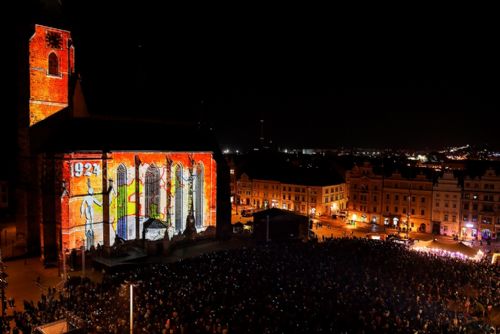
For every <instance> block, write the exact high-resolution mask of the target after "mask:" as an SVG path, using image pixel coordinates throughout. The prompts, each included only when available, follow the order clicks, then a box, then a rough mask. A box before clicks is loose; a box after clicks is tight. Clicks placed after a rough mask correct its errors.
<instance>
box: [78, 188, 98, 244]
mask: <svg viewBox="0 0 500 334" xmlns="http://www.w3.org/2000/svg"><path fill="white" fill-rule="evenodd" d="M87 186H88V193H87V195H86V196H85V197H84V198H83V201H82V205H81V206H80V217H83V215H84V214H85V238H86V240H87V242H86V249H90V247H92V246H93V245H94V204H97V205H98V206H102V203H101V202H99V201H98V200H97V199H96V198H95V197H94V188H92V186H91V185H90V179H89V180H88V181H87Z"/></svg>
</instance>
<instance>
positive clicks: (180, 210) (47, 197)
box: [16, 25, 230, 258]
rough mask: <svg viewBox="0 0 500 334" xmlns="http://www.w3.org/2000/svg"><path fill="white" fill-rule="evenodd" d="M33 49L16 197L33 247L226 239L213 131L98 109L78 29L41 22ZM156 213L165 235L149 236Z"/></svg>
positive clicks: (222, 171) (223, 185)
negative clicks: (86, 86)
mask: <svg viewBox="0 0 500 334" xmlns="http://www.w3.org/2000/svg"><path fill="white" fill-rule="evenodd" d="M28 51H29V57H28V59H27V66H28V70H27V71H26V70H25V71H24V72H23V71H21V75H22V73H24V74H25V75H24V76H23V78H24V79H23V80H22V81H21V82H23V83H24V84H26V86H27V87H28V88H29V99H28V101H27V103H23V107H21V108H20V111H21V115H20V117H19V131H18V143H19V147H20V158H19V159H18V160H19V167H20V169H19V170H20V174H19V182H18V187H17V191H16V194H17V196H16V197H17V202H18V203H17V204H18V210H17V214H18V218H17V220H18V225H17V231H18V234H20V235H22V236H23V237H24V238H25V240H26V246H27V248H28V249H29V250H31V251H36V249H37V248H38V247H39V249H40V251H41V254H42V257H45V258H54V257H57V254H60V252H61V250H62V249H74V248H81V247H82V246H83V247H85V248H86V249H89V248H91V247H97V246H99V245H100V246H104V247H109V246H110V245H112V244H113V243H114V242H115V241H116V240H117V238H120V239H123V240H134V239H142V238H146V239H158V238H163V237H164V233H168V234H169V236H170V237H172V236H173V235H174V234H175V235H177V234H183V233H184V234H186V232H190V233H191V232H192V233H194V232H202V231H205V230H206V229H207V228H209V227H213V229H214V230H215V231H216V232H217V235H218V236H221V235H222V231H223V229H222V226H223V225H224V224H226V225H227V224H230V209H229V182H228V177H229V173H228V170H227V166H226V164H225V160H224V158H223V157H222V154H221V153H220V151H219V148H218V145H217V143H216V141H215V139H214V136H213V133H212V132H211V131H205V130H201V129H198V128H195V127H192V126H186V125H179V124H173V123H171V122H169V121H148V120H142V119H118V118H116V117H115V118H111V117H104V116H97V115H92V114H90V113H89V112H88V111H87V107H86V104H85V100H84V98H83V93H82V89H81V86H80V82H79V80H77V79H76V76H75V75H74V73H75V66H74V64H75V61H74V59H75V50H74V47H73V43H72V40H71V33H70V32H69V31H65V30H61V29H56V28H52V27H48V26H43V25H35V27H34V32H33V34H32V36H31V38H30V39H29V44H28ZM226 174H227V176H226ZM152 219H154V220H156V221H158V222H159V223H160V224H163V225H164V226H165V229H164V230H163V232H162V235H148V234H146V233H145V224H146V222H148V221H150V220H152ZM165 231H166V232H165Z"/></svg>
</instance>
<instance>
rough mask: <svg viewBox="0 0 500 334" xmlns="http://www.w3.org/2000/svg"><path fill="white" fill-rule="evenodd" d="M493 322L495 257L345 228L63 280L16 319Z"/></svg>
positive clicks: (106, 326) (104, 327) (347, 324)
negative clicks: (444, 251) (358, 235)
mask: <svg viewBox="0 0 500 334" xmlns="http://www.w3.org/2000/svg"><path fill="white" fill-rule="evenodd" d="M124 282H134V283H135V284H136V285H135V288H134V332H135V333H313V332H333V333H469V332H471V331H472V326H473V325H472V324H476V326H477V328H481V330H482V331H484V332H489V330H490V329H491V327H492V325H491V324H490V323H489V316H490V315H491V313H492V311H493V310H494V309H495V308H498V307H499V306H500V294H499V293H498V292H499V289H500V271H499V267H496V266H491V265H488V264H487V263H484V262H479V263H475V262H466V261H462V260H459V259H453V258H442V257H437V256H435V255H431V254H422V253H417V252H412V251H409V250H407V249H405V248H404V246H402V245H398V244H395V243H390V242H382V241H377V240H365V239H351V238H340V239H332V240H329V241H327V242H324V243H320V244H318V243H314V242H310V243H291V244H273V243H271V244H267V245H261V246H256V247H249V248H243V249H237V250H227V251H221V252H216V253H207V254H204V255H202V256H200V257H197V258H193V259H187V260H182V261H179V262H176V263H171V264H152V265H144V266H140V267H137V268H135V269H133V270H128V271H126V272H121V273H115V274H107V275H105V276H104V278H103V281H102V283H95V282H91V281H89V280H83V281H77V280H70V281H68V285H67V291H68V293H67V294H66V293H62V292H61V293H59V292H56V291H54V290H51V291H50V293H49V294H48V295H47V296H43V297H42V299H41V300H40V301H39V302H38V303H37V304H33V303H27V302H26V303H25V307H26V311H25V312H24V313H18V314H16V323H17V327H18V328H19V329H21V330H22V332H23V333H30V329H31V328H33V327H34V326H36V325H38V324H40V323H45V322H48V321H53V320H56V319H58V318H61V317H63V316H65V315H67V314H68V313H67V312H66V311H70V312H71V313H70V314H72V315H74V316H75V318H77V319H81V321H82V322H83V323H85V324H86V327H87V330H88V332H90V333H128V331H129V299H128V298H129V294H128V286H127V284H128V283H124Z"/></svg>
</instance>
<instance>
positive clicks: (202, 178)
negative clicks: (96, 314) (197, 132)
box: [61, 152, 217, 249]
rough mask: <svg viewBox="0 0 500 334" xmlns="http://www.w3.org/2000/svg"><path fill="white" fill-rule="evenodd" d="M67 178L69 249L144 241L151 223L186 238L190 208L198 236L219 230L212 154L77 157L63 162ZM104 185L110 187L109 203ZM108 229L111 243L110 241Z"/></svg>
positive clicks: (65, 238) (66, 236)
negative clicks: (211, 228) (146, 225)
mask: <svg viewBox="0 0 500 334" xmlns="http://www.w3.org/2000/svg"><path fill="white" fill-rule="evenodd" d="M105 174H106V175H107V179H104V175H105ZM63 176H64V178H65V180H64V183H65V184H66V190H67V196H64V197H63V198H62V205H61V210H62V212H61V217H62V222H61V226H62V233H63V243H64V244H65V245H66V246H67V247H68V248H79V247H81V246H85V248H87V249H88V248H90V247H91V246H94V247H96V246H97V245H98V244H100V245H103V244H107V243H108V242H109V244H110V245H112V244H113V243H114V242H115V239H116V237H117V236H118V237H120V238H122V239H125V240H130V239H136V238H142V237H143V235H142V233H143V227H144V222H146V221H147V220H148V219H150V218H153V219H157V220H159V221H161V222H162V223H164V224H165V225H166V226H168V233H169V234H170V236H173V235H174V234H178V233H179V232H180V233H182V232H183V231H184V229H185V227H186V218H187V215H188V214H189V213H190V207H189V203H192V209H193V211H192V213H193V215H194V217H195V220H196V229H197V230H198V231H203V230H204V229H206V228H207V227H208V226H215V222H216V200H217V189H216V181H217V179H216V162H215V160H214V159H213V153H212V152H111V153H108V154H107V159H103V157H102V153H72V154H67V155H66V156H65V159H64V161H63ZM103 184H107V188H106V189H104V191H105V192H106V191H107V194H108V202H107V203H106V202H104V201H105V199H104V198H105V196H103ZM191 184H192V195H190V194H191V192H190V185H191ZM189 196H191V199H190V198H189ZM106 210H109V215H108V217H109V221H108V222H105V221H104V217H105V216H106V215H105V211H106ZM106 224H107V226H109V240H104V238H105V235H106V233H105V232H104V230H103V229H104V228H105V227H104V226H105V225H106ZM137 231H139V233H141V235H137Z"/></svg>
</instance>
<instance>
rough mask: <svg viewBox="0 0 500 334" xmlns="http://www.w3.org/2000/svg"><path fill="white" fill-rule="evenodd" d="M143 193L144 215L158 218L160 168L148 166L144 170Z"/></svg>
mask: <svg viewBox="0 0 500 334" xmlns="http://www.w3.org/2000/svg"><path fill="white" fill-rule="evenodd" d="M145 194H146V198H145V202H146V203H145V204H146V207H145V216H146V217H148V218H158V217H159V215H160V210H159V209H160V170H159V169H158V168H157V167H155V166H149V167H148V169H147V171H146V182H145Z"/></svg>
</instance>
